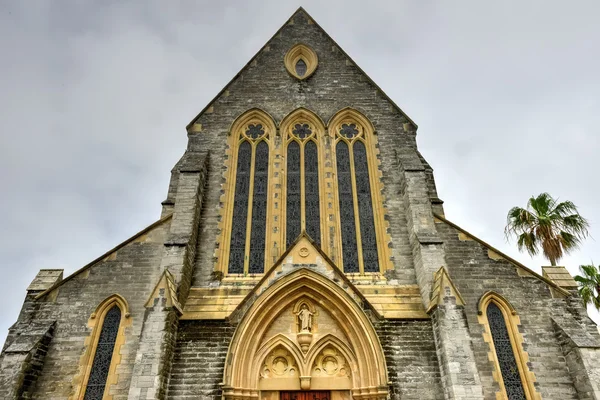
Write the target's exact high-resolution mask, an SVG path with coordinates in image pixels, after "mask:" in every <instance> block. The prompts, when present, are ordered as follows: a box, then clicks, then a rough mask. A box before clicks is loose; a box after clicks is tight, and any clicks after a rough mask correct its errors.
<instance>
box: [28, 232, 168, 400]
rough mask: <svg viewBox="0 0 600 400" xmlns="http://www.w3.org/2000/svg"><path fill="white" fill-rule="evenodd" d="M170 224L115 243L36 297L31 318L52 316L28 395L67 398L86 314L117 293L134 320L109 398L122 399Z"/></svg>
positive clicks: (75, 373)
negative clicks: (52, 325) (119, 245)
mask: <svg viewBox="0 0 600 400" xmlns="http://www.w3.org/2000/svg"><path fill="white" fill-rule="evenodd" d="M168 228H169V224H168V223H167V224H165V225H163V226H159V227H157V228H156V229H155V230H153V231H152V232H149V233H148V234H147V235H144V236H142V237H140V238H139V239H138V240H136V241H134V242H133V243H130V244H128V245H126V246H125V247H123V248H121V249H119V250H118V251H117V252H115V253H113V254H111V255H110V256H108V257H107V258H106V259H104V260H103V261H100V262H99V263H97V264H96V265H94V266H92V267H91V268H89V269H88V270H86V271H84V272H83V273H80V274H79V275H77V276H75V277H74V278H73V279H71V280H69V281H67V282H65V283H64V284H63V285H62V286H60V287H59V288H58V289H57V290H56V292H55V293H53V294H51V295H50V296H49V297H48V299H47V300H45V301H42V300H38V301H37V302H36V305H35V307H36V311H35V313H34V314H33V318H34V320H56V327H55V330H54V337H53V339H52V341H51V342H50V345H49V346H48V349H47V354H46V357H45V359H44V363H43V367H42V371H41V373H40V375H39V378H38V379H37V383H36V385H35V387H34V388H32V389H31V390H30V392H31V398H32V399H57V400H58V399H65V400H66V399H68V398H69V396H71V395H72V394H73V393H74V391H75V387H76V384H77V382H78V381H80V380H81V378H82V376H81V374H80V361H81V357H82V355H83V354H84V351H85V347H86V346H85V344H84V343H85V340H86V338H88V337H89V335H90V333H91V329H90V328H89V327H88V319H89V318H90V315H91V314H92V312H94V310H95V309H96V307H97V306H98V305H99V304H100V303H101V302H102V301H103V300H104V299H106V298H107V297H109V296H111V295H113V294H115V293H117V294H120V295H121V296H123V298H125V300H127V302H128V304H129V308H130V313H131V316H130V318H131V321H132V325H131V326H130V327H129V328H127V329H126V331H125V335H126V341H125V344H124V345H123V346H122V347H121V363H120V365H118V366H117V373H118V380H117V384H116V385H115V386H114V387H113V389H112V391H111V393H112V394H113V395H114V397H113V399H114V400H117V399H126V398H127V393H128V390H129V384H130V378H131V373H132V370H133V364H134V359H135V354H136V350H137V347H138V339H139V335H140V332H141V329H142V324H143V317H144V313H145V308H144V303H145V301H146V300H147V297H148V296H149V295H150V293H152V290H153V288H154V285H155V284H156V282H157V280H158V278H159V277H160V270H159V269H160V260H161V257H162V254H163V248H164V245H163V243H164V240H165V237H166V232H167V231H168Z"/></svg>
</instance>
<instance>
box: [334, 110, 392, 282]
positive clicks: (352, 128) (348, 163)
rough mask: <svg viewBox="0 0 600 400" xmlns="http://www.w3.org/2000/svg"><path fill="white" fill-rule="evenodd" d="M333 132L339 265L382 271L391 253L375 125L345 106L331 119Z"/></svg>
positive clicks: (361, 270)
mask: <svg viewBox="0 0 600 400" xmlns="http://www.w3.org/2000/svg"><path fill="white" fill-rule="evenodd" d="M329 134H330V135H331V136H332V141H333V145H332V157H333V158H334V159H335V165H336V167H335V173H336V174H337V182H336V184H337V203H338V208H339V212H338V219H339V231H340V235H339V236H340V239H341V240H340V242H341V245H340V246H339V247H340V248H341V251H339V253H340V258H341V262H338V265H339V264H342V266H343V269H344V272H346V273H361V274H363V273H376V272H381V271H382V270H383V269H385V268H386V266H384V265H383V264H386V263H387V261H386V260H387V256H386V255H385V246H382V245H381V243H382V241H383V238H384V236H385V230H384V228H383V222H382V221H383V218H382V217H383V215H382V212H383V211H382V207H381V204H382V203H381V199H380V195H379V190H378V189H379V186H378V178H379V176H378V169H377V160H376V154H375V150H374V149H375V144H374V140H375V139H374V130H373V127H372V125H371V123H370V122H369V121H368V119H366V118H365V117H364V116H363V115H362V114H360V113H358V112H357V111H355V110H352V109H345V110H342V111H340V112H339V113H338V114H336V115H335V116H334V117H333V118H332V120H331V121H330V123H329Z"/></svg>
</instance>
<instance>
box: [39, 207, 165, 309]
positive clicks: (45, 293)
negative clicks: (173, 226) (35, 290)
mask: <svg viewBox="0 0 600 400" xmlns="http://www.w3.org/2000/svg"><path fill="white" fill-rule="evenodd" d="M172 217H173V213H171V214H168V215H166V216H164V217H162V218H161V219H159V220H158V221H155V222H153V223H151V224H150V225H148V226H147V227H145V228H144V229H142V230H141V231H139V232H137V233H136V234H134V235H133V236H131V237H129V238H128V239H125V240H124V241H123V242H121V243H119V244H118V245H116V246H115V247H113V248H112V249H110V250H108V251H107V252H106V253H104V254H102V255H101V256H100V257H97V258H95V259H94V260H92V261H90V262H89V263H87V264H86V265H84V266H83V267H81V268H79V269H78V270H77V271H75V272H73V273H72V274H71V275H69V276H67V277H66V278H63V279H62V280H60V281H58V282H56V283H55V284H54V285H52V286H50V287H49V288H48V289H46V290H44V291H43V292H42V293H40V294H38V295H37V296H35V300H38V299H41V298H42V297H44V296H45V295H47V294H48V293H50V292H51V291H53V290H54V289H56V288H58V287H60V286H62V284H63V283H65V282H67V281H70V280H71V279H73V278H74V277H76V276H77V275H79V274H80V273H82V272H83V271H85V270H87V269H89V268H91V267H93V266H94V265H96V264H97V263H99V262H100V261H102V260H104V259H105V258H106V257H108V256H110V255H111V254H112V253H114V252H115V251H118V250H120V249H122V248H123V247H125V246H127V245H128V244H129V243H131V242H133V241H134V240H135V239H137V238H138V237H140V236H141V235H143V234H145V233H147V232H149V231H151V230H152V229H154V228H155V227H157V226H158V225H160V224H162V223H163V222H166V221H167V220H169V219H170V218H172Z"/></svg>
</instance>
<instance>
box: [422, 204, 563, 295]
mask: <svg viewBox="0 0 600 400" xmlns="http://www.w3.org/2000/svg"><path fill="white" fill-rule="evenodd" d="M433 216H434V218H435V219H437V220H438V221H440V222H443V223H445V224H448V225H450V226H451V227H452V228H454V229H456V230H457V231H459V234H463V235H464V237H465V238H467V237H468V238H471V239H472V240H474V241H476V242H477V243H479V244H481V245H483V246H484V247H485V248H487V249H488V256H489V257H490V259H492V260H495V261H498V260H505V261H508V262H509V263H511V264H512V265H514V266H515V267H517V272H519V271H518V270H519V269H521V270H523V272H524V274H523V272H519V275H522V276H532V277H534V278H537V279H539V280H541V281H542V282H544V283H546V284H547V285H548V286H550V288H551V289H555V291H556V293H558V294H559V295H561V296H563V297H568V296H570V293H569V291H568V290H565V289H563V288H561V287H560V286H558V285H557V284H556V283H554V282H553V281H552V280H550V279H548V278H546V277H544V276H542V275H540V274H538V273H537V272H535V271H533V270H531V269H529V268H527V267H526V266H525V265H523V264H521V263H520V262H518V261H517V260H515V259H514V258H512V257H510V256H508V255H506V254H504V253H503V252H501V251H500V250H498V249H497V248H495V247H493V246H492V245H490V244H488V243H486V242H484V241H483V240H481V239H479V238H478V237H477V236H475V235H473V234H472V233H470V232H467V231H466V230H464V229H463V228H461V227H460V226H458V225H456V224H455V223H453V222H450V221H448V220H447V219H446V218H444V217H442V216H441V215H439V214H436V213H433ZM461 240H464V239H461ZM489 250H491V251H492V253H489Z"/></svg>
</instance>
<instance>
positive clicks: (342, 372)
mask: <svg viewBox="0 0 600 400" xmlns="http://www.w3.org/2000/svg"><path fill="white" fill-rule="evenodd" d="M298 244H301V243H298ZM301 247H302V246H301ZM306 247H307V246H304V247H302V250H306ZM313 249H314V248H313ZM311 250H312V249H309V250H308V251H309V252H310V253H312V251H311ZM298 253H299V254H302V252H300V251H299V252H298ZM301 257H305V259H306V258H310V256H306V254H302V255H301ZM327 261H328V260H327ZM312 265H313V267H306V266H303V265H301V264H295V263H288V264H287V268H288V270H287V271H286V270H285V269H280V270H279V271H274V270H275V269H276V267H274V269H273V270H272V271H271V272H273V275H271V276H269V275H270V274H269V273H268V274H266V276H265V278H264V280H263V281H261V282H262V283H259V284H258V285H257V287H256V289H255V290H254V291H253V292H251V293H250V294H249V295H248V297H247V298H246V299H245V300H244V301H243V302H242V303H241V304H240V306H239V307H238V309H237V310H236V312H234V315H240V317H239V324H238V327H237V329H236V332H235V333H234V336H233V338H232V341H231V344H230V347H229V351H228V355H227V359H226V363H225V370H224V376H223V398H224V399H227V400H245V399H256V400H280V399H285V400H346V399H348V400H350V399H361V400H383V399H386V398H387V395H388V386H387V382H388V380H387V368H386V363H385V358H384V355H383V350H382V348H381V344H380V343H379V339H378V337H377V334H376V332H375V329H374V328H373V325H372V324H371V322H370V320H369V318H368V317H367V315H366V314H365V312H364V311H363V309H362V307H361V305H359V302H360V299H359V296H360V294H359V293H358V291H357V290H356V289H355V288H353V286H350V287H348V285H347V282H345V281H344V278H343V275H342V274H341V273H340V272H339V270H338V269H337V268H336V267H335V266H331V265H329V266H326V265H322V266H321V267H319V266H317V267H316V268H315V267H314V264H312ZM336 275H337V276H336ZM353 291H354V292H353ZM307 396H308V397H307ZM315 396H316V397H315Z"/></svg>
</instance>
